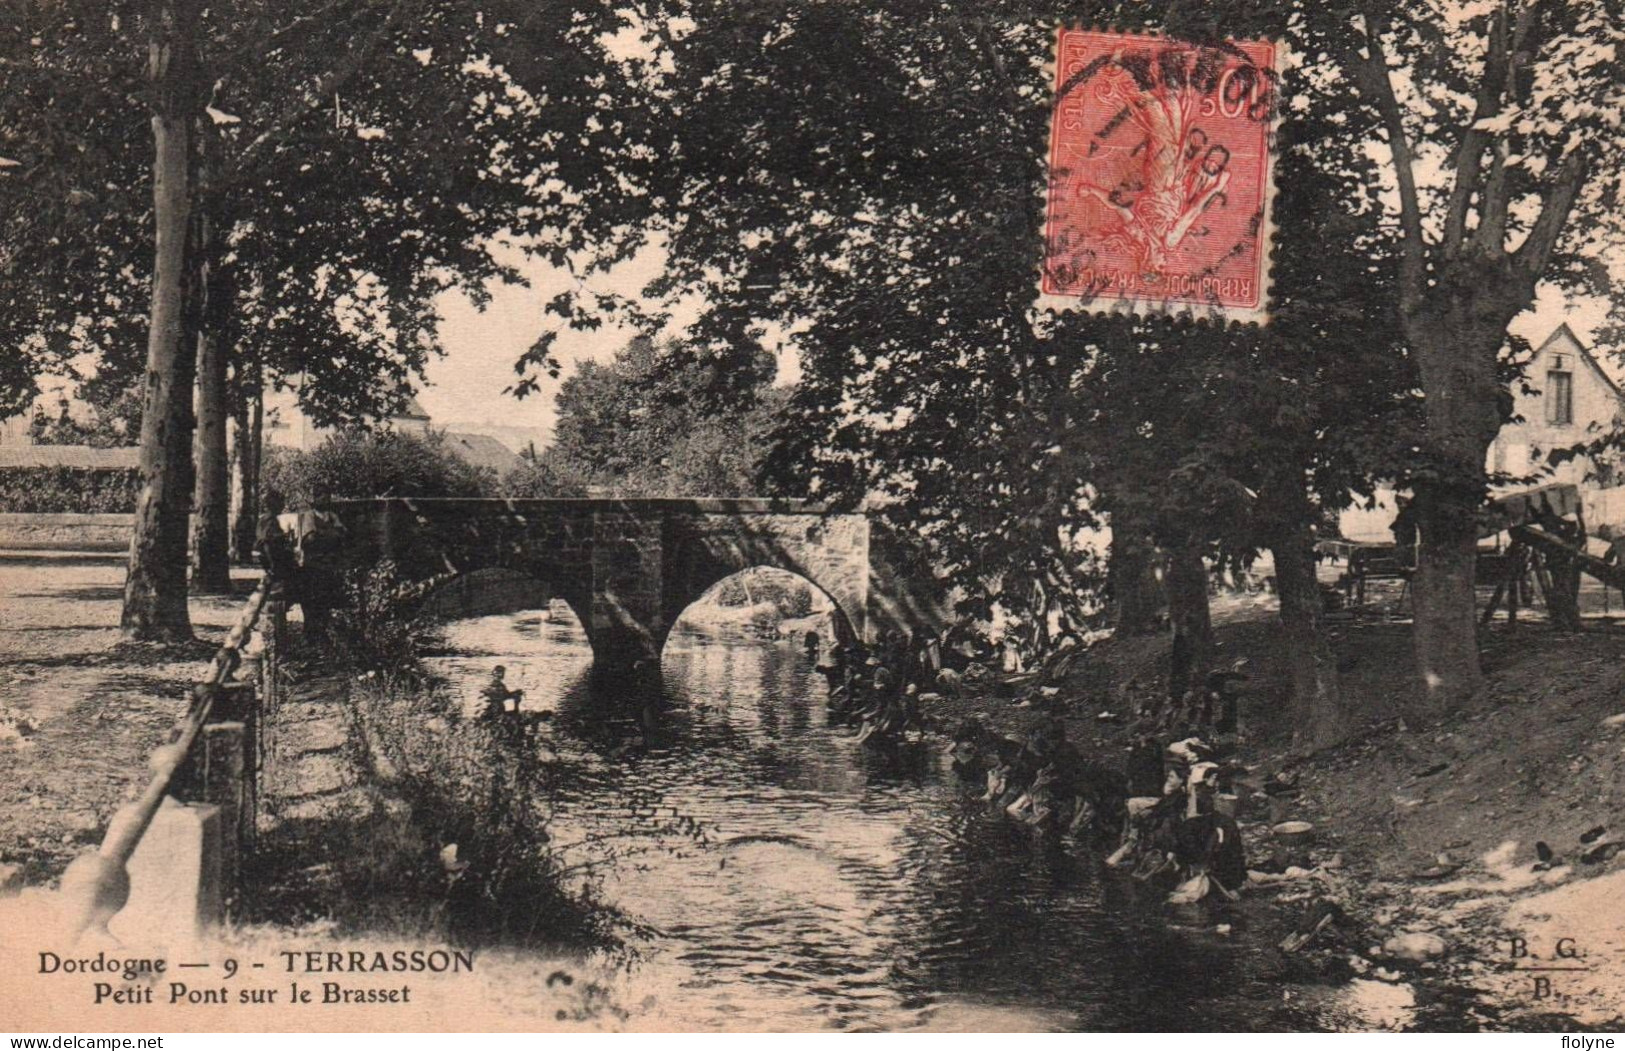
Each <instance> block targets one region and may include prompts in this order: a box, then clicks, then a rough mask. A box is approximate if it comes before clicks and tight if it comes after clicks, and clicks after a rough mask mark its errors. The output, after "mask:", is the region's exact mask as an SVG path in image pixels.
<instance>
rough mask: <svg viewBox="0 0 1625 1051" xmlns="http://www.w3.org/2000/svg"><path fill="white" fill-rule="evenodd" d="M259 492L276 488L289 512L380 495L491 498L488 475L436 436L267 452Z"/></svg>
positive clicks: (341, 437) (355, 435)
mask: <svg viewBox="0 0 1625 1051" xmlns="http://www.w3.org/2000/svg"><path fill="white" fill-rule="evenodd" d="M260 484H261V486H262V491H270V490H273V489H274V490H276V491H277V492H280V493H281V494H282V496H283V498H284V499H285V500H286V501H287V504H288V506H289V507H290V508H298V507H309V506H310V505H311V504H313V503H317V502H319V501H320V500H322V499H340V500H343V499H351V500H366V499H371V498H373V497H380V496H457V497H469V496H494V495H496V492H497V478H496V474H495V472H493V471H490V470H488V469H485V468H480V467H475V466H473V465H472V464H470V463H469V462H468V461H466V460H464V459H463V458H462V457H460V456H458V455H457V454H456V453H454V452H452V451H451V450H450V449H448V448H446V443H445V439H444V437H443V436H441V435H440V434H436V433H433V432H431V433H430V434H429V435H427V436H421V437H420V436H418V435H414V434H402V433H400V432H398V431H346V432H343V433H340V434H334V435H331V436H329V437H328V439H327V440H326V441H324V442H323V443H322V444H321V445H319V446H317V447H316V448H315V449H312V450H310V451H309V452H305V451H302V450H298V449H269V450H267V451H266V455H265V464H264V467H263V471H262V474H261V480H260Z"/></svg>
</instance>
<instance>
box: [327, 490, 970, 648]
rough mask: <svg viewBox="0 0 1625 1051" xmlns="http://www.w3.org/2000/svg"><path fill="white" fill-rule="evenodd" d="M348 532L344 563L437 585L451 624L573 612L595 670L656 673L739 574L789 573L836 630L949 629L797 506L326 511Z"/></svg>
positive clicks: (367, 503) (342, 504)
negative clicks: (709, 594) (820, 601)
mask: <svg viewBox="0 0 1625 1051" xmlns="http://www.w3.org/2000/svg"><path fill="white" fill-rule="evenodd" d="M324 509H326V510H329V511H332V512H335V513H336V514H337V515H338V516H339V517H340V519H341V520H343V522H344V524H345V527H346V529H347V530H348V537H347V538H346V541H345V547H346V552H347V560H348V561H349V563H350V564H351V565H364V564H367V563H373V562H377V561H379V560H382V559H391V560H393V561H394V562H395V563H396V564H397V565H398V566H399V567H400V569H401V571H402V572H403V573H404V574H405V575H406V576H408V577H410V578H416V579H420V580H433V581H435V587H434V589H433V591H432V592H431V593H430V595H429V598H428V601H430V602H431V603H432V604H433V606H434V608H435V609H437V611H438V612H440V613H442V614H444V615H448V616H477V615H482V614H487V613H498V612H509V611H512V610H517V609H527V608H545V607H546V606H547V604H548V601H549V600H550V599H554V598H558V599H562V600H563V601H564V602H566V603H568V604H569V605H570V607H571V608H572V609H573V610H574V611H575V614H576V616H577V617H578V618H579V619H580V621H581V624H582V626H583V628H585V630H586V633H587V637H588V639H589V640H590V641H591V643H592V648H593V660H594V668H595V670H597V671H598V672H599V673H607V674H616V673H625V672H630V671H634V670H645V671H652V670H654V669H656V668H658V666H659V660H660V652H661V649H662V648H663V647H664V646H665V642H666V636H667V635H668V633H670V631H671V628H672V625H673V624H675V623H676V621H677V618H678V617H679V616H680V615H681V614H682V612H683V610H684V609H686V608H687V607H688V605H689V604H690V603H692V602H693V601H694V600H695V599H697V598H699V597H700V596H701V595H702V594H704V593H705V591H706V589H708V588H710V587H711V586H712V585H713V584H716V583H717V582H718V581H720V580H722V579H723V578H724V577H728V576H731V575H732V574H734V573H737V572H739V571H741V570H744V569H750V568H752V567H756V566H768V567H772V568H775V569H783V570H788V571H789V572H792V573H795V574H797V575H798V576H800V577H802V578H804V579H806V580H807V581H808V582H810V583H811V584H813V585H814V586H815V587H817V588H819V589H820V590H822V591H823V592H824V593H825V594H826V595H828V596H829V598H830V600H831V601H832V602H833V603H834V605H835V608H836V610H837V611H838V613H837V622H838V624H839V625H840V626H839V627H838V628H837V630H847V631H850V632H851V633H852V634H853V635H855V636H856V637H858V638H862V639H870V638H873V637H874V636H876V635H877V634H879V633H881V632H884V631H887V630H893V629H896V630H905V631H922V630H923V631H936V630H940V629H941V627H942V625H943V623H944V618H943V617H942V615H941V611H940V609H939V607H938V606H937V605H936V603H935V601H934V600H933V599H931V598H929V597H928V598H926V599H925V600H923V601H921V600H919V599H918V598H916V597H915V595H914V594H913V592H914V590H915V589H914V588H910V587H906V586H904V585H903V584H902V583H901V582H902V581H903V579H904V578H903V577H902V576H901V575H900V574H898V573H896V572H895V571H894V569H893V567H892V566H890V565H889V564H888V563H887V561H886V560H884V559H878V558H877V557H876V556H877V554H878V552H877V551H876V549H875V547H876V545H874V544H873V542H872V539H871V535H870V525H869V520H868V518H867V517H866V516H865V515H864V514H862V513H861V512H832V511H829V510H827V509H825V508H823V507H821V506H819V505H817V504H813V503H810V502H807V501H796V500H760V499H729V500H722V499H626V500H621V499H586V500H502V499H428V498H423V499H405V498H390V499H378V500H344V501H335V502H332V503H330V504H326V505H324Z"/></svg>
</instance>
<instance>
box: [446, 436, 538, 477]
mask: <svg viewBox="0 0 1625 1051" xmlns="http://www.w3.org/2000/svg"><path fill="white" fill-rule="evenodd" d="M445 442H446V448H448V449H450V450H451V451H452V452H453V453H455V454H457V455H458V456H460V457H462V458H463V459H464V460H465V461H467V462H468V463H469V464H471V465H473V466H475V467H489V468H490V469H491V470H493V471H495V472H496V473H497V474H507V473H508V472H509V471H511V470H513V469H514V468H515V467H518V466H519V464H520V463H521V460H520V458H519V454H518V453H516V452H514V451H513V450H512V449H510V448H508V447H507V446H506V445H503V444H502V443H501V442H499V441H497V440H496V439H495V438H492V437H490V436H489V435H485V434H463V433H461V432H458V431H447V432H446V436H445Z"/></svg>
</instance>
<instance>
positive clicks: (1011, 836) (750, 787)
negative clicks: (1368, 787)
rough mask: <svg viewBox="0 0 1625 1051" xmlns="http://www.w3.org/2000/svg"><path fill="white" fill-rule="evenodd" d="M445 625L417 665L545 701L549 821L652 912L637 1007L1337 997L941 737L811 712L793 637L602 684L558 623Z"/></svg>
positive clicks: (792, 1009)
mask: <svg viewBox="0 0 1625 1051" xmlns="http://www.w3.org/2000/svg"><path fill="white" fill-rule="evenodd" d="M447 641H448V643H449V644H450V648H451V649H452V650H453V651H454V654H455V655H453V656H448V657H443V658H438V659H437V660H436V661H435V664H436V666H437V667H438V669H439V670H440V671H441V672H442V673H443V674H445V675H446V676H447V677H448V678H450V679H452V680H453V682H454V683H456V684H458V688H459V689H460V690H461V692H462V693H463V695H464V698H465V704H466V706H467V710H468V711H469V712H470V713H473V712H474V711H476V710H477V707H478V698H477V693H478V689H479V686H480V684H481V683H483V681H484V679H485V678H486V676H488V675H489V671H490V668H491V666H492V665H493V664H496V663H499V662H500V663H505V664H506V665H507V667H508V669H509V675H508V678H509V681H510V683H512V684H513V685H515V686H517V687H519V688H521V689H524V690H525V692H526V700H525V707H526V708H527V709H532V710H535V709H546V710H550V711H553V712H555V713H556V717H555V718H554V719H553V720H552V721H551V723H550V724H549V726H548V728H547V729H545V730H544V731H543V733H544V735H545V737H546V747H548V748H549V749H551V750H552V751H554V752H556V754H557V756H558V766H559V769H560V776H559V778H558V788H557V793H558V794H557V798H555V799H554V801H553V806H554V807H555V813H554V818H553V826H552V831H553V834H554V837H555V842H557V843H559V844H562V845H563V846H564V848H565V849H566V850H567V851H568V852H571V853H572V855H573V858H572V860H581V859H584V858H594V859H596V860H598V861H600V862H601V863H602V868H601V871H602V872H603V873H604V885H603V892H604V893H605V895H606V896H607V897H608V899H609V900H611V901H612V902H614V903H615V904H616V905H617V906H618V907H620V908H621V909H622V910H624V911H625V912H626V913H627V914H628V915H629V916H630V917H632V918H633V919H634V920H636V921H638V922H639V923H640V924H642V925H644V926H645V927H646V928H647V929H648V930H649V931H650V933H649V935H648V937H647V940H646V943H645V944H644V945H642V946H641V947H640V948H641V949H642V950H643V951H642V955H641V962H640V963H639V964H638V965H636V967H635V968H634V969H633V971H632V973H631V974H630V975H629V976H628V979H627V981H628V989H627V991H626V992H627V994H628V1002H629V1003H634V1004H641V1007H640V1010H641V1011H643V1012H644V1015H643V1016H642V1017H643V1018H645V1019H646V1020H647V1024H649V1025H650V1026H651V1027H661V1026H667V1027H679V1026H682V1027H697V1028H705V1029H777V1030H782V1029H814V1028H821V1027H827V1028H839V1029H854V1030H859V1029H864V1030H867V1029H905V1028H947V1029H961V1028H970V1029H1021V1030H1032V1029H1037V1030H1048V1029H1086V1030H1093V1029H1125V1028H1129V1029H1155V1030H1170V1029H1171V1030H1179V1029H1200V1030H1209V1029H1214V1028H1221V1029H1222V1028H1236V1029H1303V1028H1320V1027H1323V1026H1324V1025H1326V1024H1327V1023H1328V1022H1331V1021H1332V1020H1333V1016H1334V1015H1335V1014H1336V1013H1337V1012H1335V1011H1333V1010H1331V1009H1330V1008H1329V1007H1327V1006H1325V1005H1326V1004H1327V1003H1328V1002H1329V999H1330V998H1328V997H1296V998H1294V999H1291V1000H1287V999H1283V996H1282V979H1283V977H1284V976H1283V974H1282V973H1281V971H1280V967H1281V966H1282V965H1281V962H1280V957H1279V956H1278V954H1275V953H1273V951H1270V950H1268V948H1267V941H1266V940H1265V937H1264V936H1261V935H1255V934H1254V933H1253V932H1252V931H1250V929H1249V928H1250V922H1251V921H1250V919H1249V916H1248V914H1247V913H1246V911H1244V910H1239V909H1231V910H1230V911H1229V912H1227V913H1226V914H1225V915H1223V916H1220V917H1218V918H1217V919H1219V920H1221V921H1223V922H1226V923H1229V924H1231V925H1232V928H1233V932H1232V933H1231V934H1229V935H1220V934H1218V933H1215V931H1214V925H1215V918H1214V917H1210V916H1208V915H1207V914H1206V913H1202V912H1195V911H1193V912H1191V913H1189V914H1186V915H1183V916H1181V915H1170V914H1169V913H1168V912H1167V910H1166V909H1165V908H1164V907H1163V906H1162V905H1161V903H1160V902H1142V901H1137V900H1135V898H1134V895H1133V893H1132V888H1131V887H1128V886H1125V885H1124V884H1123V883H1122V882H1121V881H1120V880H1118V879H1117V878H1115V877H1111V878H1108V877H1107V876H1105V874H1103V873H1102V872H1101V870H1100V867H1099V864H1098V860H1097V859H1094V858H1091V857H1088V856H1083V855H1080V854H1075V853H1072V852H1069V851H1067V850H1063V849H1060V848H1058V847H1056V846H1055V845H1054V844H1052V843H1048V842H1045V841H1040V840H1037V839H1035V838H1033V837H1032V836H1031V835H1029V834H1028V833H1027V832H1026V831H1025V830H1024V829H1021V828H1018V827H1016V826H1014V825H1013V824H1011V823H1009V822H1006V821H1000V820H997V819H994V818H991V817H990V816H989V815H988V814H987V813H986V812H985V811H984V809H983V808H982V806H981V805H980V804H978V803H976V802H974V800H973V799H972V798H971V793H968V792H966V791H965V786H964V785H962V784H961V783H959V782H958V781H957V780H956V778H955V777H954V775H953V774H952V773H951V771H950V770H949V769H948V768H947V764H946V760H945V758H944V757H943V756H942V755H941V752H940V747H939V746H938V745H935V744H932V745H924V744H922V745H914V746H904V747H902V748H899V749H897V750H894V751H875V750H872V749H866V748H863V747H862V746H860V745H857V744H856V743H855V742H854V741H852V740H851V739H850V737H849V735H848V733H847V731H845V730H844V729H841V728H838V727H831V726H829V725H827V723H826V720H825V717H824V707H823V702H824V696H825V692H824V684H823V681H822V679H821V678H820V677H819V676H817V674H816V673H815V672H814V671H813V669H812V668H811V667H810V666H809V664H808V663H807V661H806V659H805V658H804V657H803V655H802V653H801V649H800V647H798V646H793V645H775V644H770V643H762V642H757V641H754V640H749V639H744V638H739V639H732V640H726V641H723V640H717V639H710V638H703V637H699V636H693V635H682V636H677V637H674V638H673V640H672V641H671V643H670V644H669V645H668V647H667V650H666V654H665V659H664V667H663V674H664V684H663V687H662V688H661V689H659V690H654V691H649V692H646V693H644V694H641V695H639V694H632V693H628V692H626V691H625V690H624V689H623V690H622V691H620V692H618V693H614V692H612V693H610V694H609V695H605V694H604V693H598V694H595V693H594V692H593V691H592V689H591V688H590V687H589V681H588V671H589V669H590V666H591V652H590V649H589V648H588V646H587V642H586V639H585V637H584V636H583V635H582V634H581V633H580V629H579V627H578V626H576V625H573V624H568V623H565V624H561V623H553V622H545V621H543V620H541V618H540V617H538V616H537V615H535V614H529V615H521V616H519V617H488V618H479V619H474V620H468V621H461V622H458V623H456V624H454V625H453V626H452V627H451V629H450V631H449V632H448V639H447ZM685 818H686V819H692V820H693V821H694V822H697V823H698V824H699V826H700V828H701V829H702V830H703V834H702V836H701V838H699V839H698V840H696V839H695V838H693V837H691V836H689V835H687V834H686V833H685V831H684V830H685V829H686V828H687V825H686V822H684V821H683V820H682V819H685ZM1278 934H1279V932H1276V933H1275V936H1278ZM1255 943H1257V944H1255ZM1309 1002H1315V1003H1319V1004H1321V1006H1320V1007H1316V1008H1313V1009H1311V1008H1309V1007H1306V1006H1300V1005H1304V1004H1306V1003H1309Z"/></svg>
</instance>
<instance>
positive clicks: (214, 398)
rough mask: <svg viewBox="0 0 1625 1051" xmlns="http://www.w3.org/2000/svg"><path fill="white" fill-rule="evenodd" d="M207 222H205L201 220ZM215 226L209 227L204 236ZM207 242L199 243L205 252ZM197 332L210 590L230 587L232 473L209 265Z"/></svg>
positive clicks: (198, 581) (201, 549)
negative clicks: (227, 454)
mask: <svg viewBox="0 0 1625 1051" xmlns="http://www.w3.org/2000/svg"><path fill="white" fill-rule="evenodd" d="M200 225H203V226H205V227H206V226H207V224H206V223H204V224H200ZM211 233H212V231H210V230H208V229H205V230H204V237H205V238H207V237H209V236H210V234H211ZM209 247H210V246H209V245H207V244H204V245H200V246H199V251H200V252H201V253H203V254H204V258H205V259H206V258H207V252H208V251H209ZM202 270H203V277H202V280H201V281H200V288H201V291H202V294H203V295H204V297H205V302H203V303H202V304H200V305H199V313H200V315H201V316H202V318H203V319H204V320H203V324H202V326H201V327H200V328H199V330H198V335H197V440H196V460H197V492H196V497H195V499H194V501H193V508H194V515H193V519H192V589H193V590H194V591H197V592H201V593H203V594H209V595H224V594H229V593H230V592H231V551H230V535H229V534H230V523H231V474H230V470H229V468H228V464H227V462H226V416H227V407H226V343H225V340H224V339H222V338H221V334H220V331H219V328H218V326H216V325H215V324H213V323H212V318H211V315H212V314H213V313H214V311H215V310H217V309H218V304H216V303H213V302H211V301H212V300H213V299H214V297H215V296H217V295H218V294H219V289H218V288H215V287H212V286H213V285H214V284H215V278H214V275H212V274H211V273H209V270H210V266H209V264H208V263H206V262H205V263H204V264H203V266H202Z"/></svg>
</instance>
